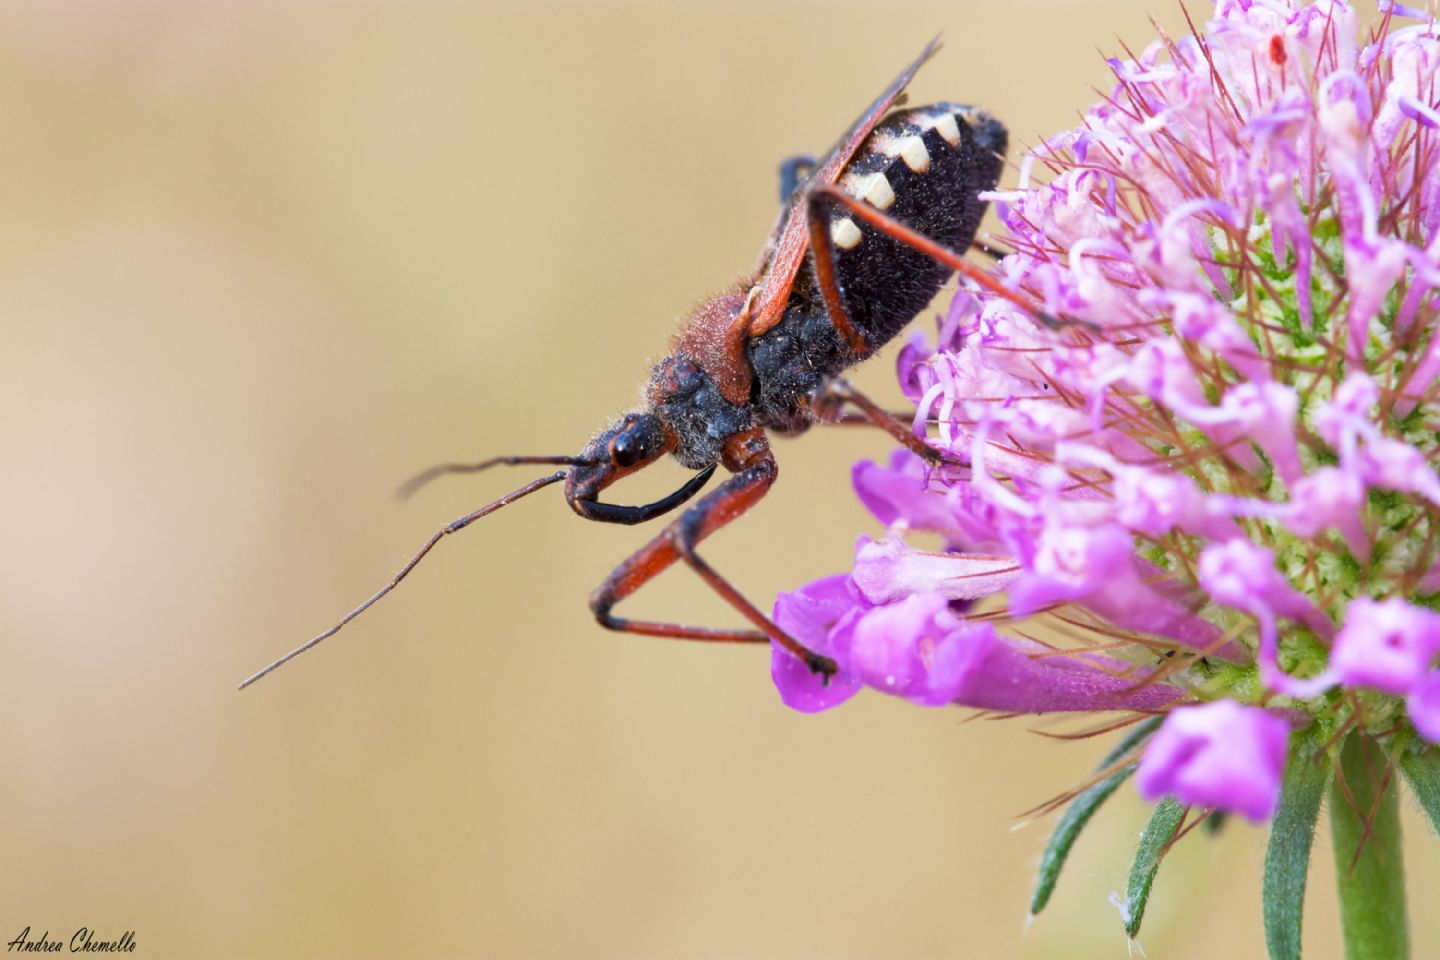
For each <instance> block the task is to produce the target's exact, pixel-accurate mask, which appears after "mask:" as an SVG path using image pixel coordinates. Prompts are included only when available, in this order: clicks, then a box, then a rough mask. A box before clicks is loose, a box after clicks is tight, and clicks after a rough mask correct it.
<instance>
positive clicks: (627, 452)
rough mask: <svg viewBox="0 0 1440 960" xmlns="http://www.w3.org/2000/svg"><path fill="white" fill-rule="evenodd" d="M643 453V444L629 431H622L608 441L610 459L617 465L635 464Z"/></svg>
mask: <svg viewBox="0 0 1440 960" xmlns="http://www.w3.org/2000/svg"><path fill="white" fill-rule="evenodd" d="M643 453H644V445H643V444H642V443H641V442H640V441H639V440H638V439H637V438H636V437H635V436H633V435H632V434H630V433H622V434H620V435H619V436H618V437H616V438H615V439H614V440H611V441H610V460H611V461H612V462H613V463H614V464H615V466H617V467H633V466H635V464H637V463H639V462H640V457H641V456H642V455H643Z"/></svg>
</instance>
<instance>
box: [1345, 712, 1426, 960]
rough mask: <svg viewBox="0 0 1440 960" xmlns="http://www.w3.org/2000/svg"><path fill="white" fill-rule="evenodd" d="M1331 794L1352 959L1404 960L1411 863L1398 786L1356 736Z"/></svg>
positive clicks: (1380, 758)
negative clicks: (1407, 863)
mask: <svg viewBox="0 0 1440 960" xmlns="http://www.w3.org/2000/svg"><path fill="white" fill-rule="evenodd" d="M1339 774H1340V775H1339V776H1337V777H1336V778H1335V782H1334V784H1333V786H1332V787H1331V789H1330V828H1331V835H1332V837H1333V839H1334V841H1335V871H1336V874H1337V879H1338V882H1339V887H1340V919H1341V922H1342V924H1343V925H1344V931H1345V957H1346V960H1405V958H1407V957H1409V956H1410V929H1409V923H1408V921H1407V919H1406V916H1405V861H1404V858H1403V855H1402V850H1401V846H1400V808H1399V803H1398V795H1399V789H1400V781H1399V778H1398V777H1397V776H1396V772H1395V769H1394V767H1392V766H1391V765H1390V762H1389V759H1388V758H1387V757H1386V756H1385V752H1384V751H1383V750H1381V749H1380V746H1379V745H1378V744H1377V743H1375V741H1373V740H1371V739H1370V738H1369V737H1367V736H1365V735H1363V734H1358V733H1357V734H1352V735H1351V736H1350V737H1349V738H1347V739H1346V741H1345V746H1344V747H1343V749H1342V751H1341V754H1340V771H1339Z"/></svg>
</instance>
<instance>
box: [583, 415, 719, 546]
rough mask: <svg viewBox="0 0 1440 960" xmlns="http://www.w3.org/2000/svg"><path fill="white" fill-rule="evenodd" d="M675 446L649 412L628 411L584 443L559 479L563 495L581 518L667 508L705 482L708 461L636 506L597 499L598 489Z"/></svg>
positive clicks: (630, 518)
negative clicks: (669, 490) (672, 488)
mask: <svg viewBox="0 0 1440 960" xmlns="http://www.w3.org/2000/svg"><path fill="white" fill-rule="evenodd" d="M674 448H675V438H674V436H673V435H672V434H671V433H670V431H669V430H667V429H665V427H664V426H663V425H662V424H661V423H660V421H659V419H658V418H657V417H655V416H654V415H653V414H648V413H640V414H635V413H632V414H628V415H626V417H625V418H624V419H623V420H621V421H620V422H619V423H617V424H616V425H615V426H613V427H611V428H610V429H609V430H607V431H605V432H604V433H602V434H601V435H600V436H598V437H596V438H595V439H594V440H592V441H591V442H590V444H589V445H588V446H587V447H586V448H585V450H584V451H583V452H582V453H581V454H580V457H579V458H578V459H580V460H582V461H585V462H583V463H580V464H577V465H576V466H575V467H573V468H571V470H570V475H569V476H568V477H567V478H566V480H565V499H566V501H568V502H569V504H570V508H571V509H572V510H574V511H575V512H576V513H578V514H580V516H582V517H584V518H585V519H587V520H599V521H601V522H603V523H627V524H629V523H644V522H645V521H646V520H652V519H654V518H655V517H658V516H660V515H662V514H665V513H669V512H670V511H671V510H674V509H675V508H676V507H678V506H680V505H681V504H682V503H684V502H685V501H687V500H689V499H690V498H691V497H693V496H695V494H697V493H699V492H700V488H701V487H703V486H705V483H706V481H708V480H709V479H710V476H711V474H713V473H714V472H715V465H714V464H711V465H710V466H708V467H706V468H705V469H704V470H701V471H700V472H699V473H697V474H695V476H693V477H691V478H690V479H689V480H687V481H685V483H684V485H683V486H681V487H680V489H678V490H676V491H675V492H674V493H672V494H670V495H669V496H668V497H664V498H662V499H660V500H656V501H655V502H654V503H647V504H644V505H642V506H621V505H619V504H614V503H601V502H600V499H599V497H600V492H601V491H602V490H604V489H605V488H606V487H608V486H610V485H611V484H612V483H614V482H615V481H617V480H619V479H621V478H623V477H627V476H629V475H630V474H632V473H634V472H635V471H637V470H642V469H644V468H645V467H648V466H649V465H650V464H652V463H654V462H655V461H656V460H659V459H660V458H661V457H663V456H664V455H665V454H667V453H669V452H670V451H671V450H673V449H674Z"/></svg>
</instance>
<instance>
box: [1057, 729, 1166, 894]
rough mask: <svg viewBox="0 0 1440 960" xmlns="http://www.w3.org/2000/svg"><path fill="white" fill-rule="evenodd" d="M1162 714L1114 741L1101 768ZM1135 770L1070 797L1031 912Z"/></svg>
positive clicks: (1119, 772) (1139, 739) (1124, 751)
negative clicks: (1078, 841)
mask: <svg viewBox="0 0 1440 960" xmlns="http://www.w3.org/2000/svg"><path fill="white" fill-rule="evenodd" d="M1162 719H1163V718H1162V717H1152V718H1150V719H1149V720H1146V721H1144V722H1142V723H1138V724H1136V725H1135V728H1134V729H1133V730H1131V731H1130V733H1129V734H1127V735H1126V736H1125V739H1123V740H1121V741H1120V742H1119V743H1118V744H1116V745H1115V749H1113V750H1111V751H1110V752H1109V753H1108V754H1106V755H1105V759H1104V760H1101V761H1100V766H1099V767H1098V768H1097V769H1098V770H1105V769H1108V768H1109V767H1110V766H1111V765H1112V764H1114V763H1115V761H1117V760H1119V759H1120V758H1121V757H1124V756H1125V755H1126V754H1128V753H1130V751H1132V750H1134V749H1135V748H1136V747H1137V746H1139V745H1140V744H1141V743H1143V742H1144V741H1145V740H1146V739H1147V738H1148V737H1149V736H1150V734H1152V733H1154V732H1155V728H1156V727H1158V726H1160V721H1161V720H1162ZM1134 772H1135V764H1133V763H1132V764H1130V765H1129V766H1127V767H1124V768H1122V769H1120V770H1116V771H1115V772H1114V773H1112V774H1111V775H1110V776H1108V777H1106V778H1105V779H1104V780H1101V781H1099V782H1097V783H1094V784H1091V785H1090V786H1089V787H1086V788H1085V790H1084V791H1083V792H1082V793H1080V794H1079V795H1078V796H1076V797H1075V799H1074V800H1072V801H1070V806H1068V807H1066V808H1065V814H1064V816H1062V817H1061V818H1060V822H1059V824H1057V825H1056V827H1055V832H1054V833H1052V834H1051V835H1050V843H1049V844H1048V845H1047V846H1046V847H1045V855H1044V856H1043V857H1041V858H1040V876H1039V878H1038V879H1037V880H1036V881H1035V893H1034V895H1033V896H1032V897H1031V898H1030V913H1031V914H1032V915H1033V914H1037V913H1039V912H1040V911H1041V910H1044V909H1045V905H1046V904H1047V903H1049V902H1050V894H1052V893H1053V892H1054V891H1055V883H1056V881H1058V880H1059V879H1060V869H1061V868H1062V867H1064V866H1065V860H1066V858H1067V857H1069V856H1070V848H1071V847H1073V846H1074V845H1075V840H1076V839H1077V838H1078V837H1079V836H1080V831H1081V830H1083V829H1085V825H1086V824H1087V823H1089V822H1090V818H1091V817H1092V816H1094V815H1095V811H1096V810H1099V809H1100V805H1101V804H1102V803H1104V802H1105V801H1106V800H1108V799H1109V798H1110V794H1112V793H1114V792H1115V790H1116V789H1117V788H1118V787H1119V786H1120V784H1122V783H1124V782H1125V780H1126V778H1127V777H1129V776H1130V774H1132V773H1134Z"/></svg>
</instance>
